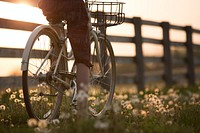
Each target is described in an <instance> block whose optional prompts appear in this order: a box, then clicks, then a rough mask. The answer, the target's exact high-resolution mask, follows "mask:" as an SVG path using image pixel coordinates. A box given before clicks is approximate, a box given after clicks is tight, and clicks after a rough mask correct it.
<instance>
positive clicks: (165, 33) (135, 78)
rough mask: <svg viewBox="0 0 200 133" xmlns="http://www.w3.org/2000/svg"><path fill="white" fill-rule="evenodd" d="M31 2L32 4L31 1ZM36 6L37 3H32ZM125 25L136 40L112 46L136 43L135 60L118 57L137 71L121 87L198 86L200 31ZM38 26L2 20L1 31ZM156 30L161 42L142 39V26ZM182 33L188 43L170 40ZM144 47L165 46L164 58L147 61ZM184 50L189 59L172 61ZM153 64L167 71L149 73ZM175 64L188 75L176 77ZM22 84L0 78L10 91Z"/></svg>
mask: <svg viewBox="0 0 200 133" xmlns="http://www.w3.org/2000/svg"><path fill="white" fill-rule="evenodd" d="M5 1H7V2H16V1H14V0H13V1H12V0H5ZM30 1H31V0H30ZM33 5H35V3H33ZM125 23H131V24H133V25H134V32H135V36H134V37H124V36H109V39H110V40H111V42H121V43H133V44H135V52H136V55H135V56H134V57H120V56H117V57H116V61H117V63H119V64H120V63H121V64H126V63H129V64H134V66H135V67H133V68H132V69H134V72H133V73H130V74H123V73H120V74H119V75H118V81H119V83H122V82H123V83H125V82H126V83H127V82H129V83H136V85H137V87H138V88H139V89H144V88H145V85H146V83H147V82H148V81H158V80H163V81H164V83H165V85H166V86H171V85H173V84H174V83H175V82H177V80H179V79H180V78H185V79H186V80H187V84H188V85H195V84H198V82H197V79H200V71H199V66H200V61H199V58H200V53H199V55H198V56H196V55H195V54H194V49H199V50H200V44H193V36H192V35H193V34H194V33H196V34H200V30H198V29H193V28H192V27H191V26H185V27H183V26H177V25H171V24H170V23H169V22H161V23H160V22H154V21H147V20H142V19H141V18H139V17H134V18H126V19H125ZM38 25H39V24H35V23H30V22H21V21H15V20H8V19H3V18H0V28H6V29H15V30H25V31H32V30H33V29H34V28H35V27H36V26H38ZM143 25H148V26H154V27H160V28H161V29H162V39H153V38H146V37H143V36H142V26H143ZM171 29H175V30H180V31H184V32H185V33H186V42H178V41H177V42H175V41H171V40H170V32H169V31H170V30H171ZM144 43H151V44H155V45H162V46H163V55H162V57H145V56H144V54H143V45H145V44H144ZM172 46H176V47H177V46H178V47H185V48H186V51H187V52H186V55H185V59H183V61H180V60H178V59H173V57H172V52H171V47H172ZM22 52H23V49H16V48H4V47H0V58H21V56H22ZM148 62H152V63H154V64H156V63H161V64H163V66H164V68H163V69H161V70H157V71H156V72H152V71H146V69H145V64H146V63H148ZM174 62H179V63H180V62H182V64H185V65H186V72H185V73H181V74H174V71H176V70H178V69H179V68H174V67H173V65H174ZM20 83H21V77H0V88H7V87H10V86H11V84H14V85H15V86H19V85H20Z"/></svg>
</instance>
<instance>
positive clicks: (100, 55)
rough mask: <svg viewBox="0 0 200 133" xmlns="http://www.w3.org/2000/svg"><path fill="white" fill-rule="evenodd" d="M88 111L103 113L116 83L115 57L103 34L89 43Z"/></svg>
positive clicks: (95, 113) (97, 113) (106, 108)
mask: <svg viewBox="0 0 200 133" xmlns="http://www.w3.org/2000/svg"><path fill="white" fill-rule="evenodd" d="M91 63H92V65H93V66H92V67H91V69H90V72H91V75H90V88H89V92H88V95H89V98H88V103H89V111H90V112H91V113H92V114H93V115H94V116H99V115H102V114H104V113H105V112H106V111H107V110H108V109H109V108H110V104H111V102H112V99H113V94H114V90H115V83H116V66H115V58H114V53H113V50H112V46H111V44H110V42H109V41H108V40H107V39H106V38H105V37H104V36H103V35H101V36H99V37H98V44H95V41H94V40H93V41H92V43H91Z"/></svg>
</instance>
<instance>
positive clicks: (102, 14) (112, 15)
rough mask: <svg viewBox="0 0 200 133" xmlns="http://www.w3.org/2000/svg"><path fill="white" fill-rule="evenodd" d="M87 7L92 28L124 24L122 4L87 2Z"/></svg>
mask: <svg viewBox="0 0 200 133" xmlns="http://www.w3.org/2000/svg"><path fill="white" fill-rule="evenodd" d="M88 5H89V9H90V13H91V17H92V25H93V26H96V27H100V26H105V27H109V26H114V25H118V24H122V23H123V22H124V19H125V14H124V13H123V5H124V3H123V2H101V1H89V2H88Z"/></svg>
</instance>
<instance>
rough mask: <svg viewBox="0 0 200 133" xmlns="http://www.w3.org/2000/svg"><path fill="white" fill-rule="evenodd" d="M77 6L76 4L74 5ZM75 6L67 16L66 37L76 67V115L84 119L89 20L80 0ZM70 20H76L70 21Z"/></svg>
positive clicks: (88, 53) (87, 77)
mask: <svg viewBox="0 0 200 133" xmlns="http://www.w3.org/2000/svg"><path fill="white" fill-rule="evenodd" d="M76 2H78V1H76ZM76 4H77V3H76ZM75 6H80V7H79V8H76V9H77V10H76V9H75V10H74V11H73V12H72V13H71V14H70V15H75V16H77V17H75V16H70V17H69V16H68V25H67V26H68V37H69V39H70V42H71V45H72V49H73V53H74V57H75V63H76V66H77V73H76V82H77V90H78V98H77V104H78V106H77V108H78V112H79V113H78V115H79V116H80V117H84V116H86V114H87V109H88V108H87V92H88V84H89V67H90V66H91V64H90V37H89V27H88V22H89V18H88V15H87V11H86V9H85V5H84V3H83V1H82V0H80V3H79V4H78V5H75ZM70 18H77V19H72V20H70Z"/></svg>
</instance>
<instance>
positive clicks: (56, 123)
mask: <svg viewBox="0 0 200 133" xmlns="http://www.w3.org/2000/svg"><path fill="white" fill-rule="evenodd" d="M52 123H53V124H54V125H58V124H60V120H59V119H54V120H52Z"/></svg>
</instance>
